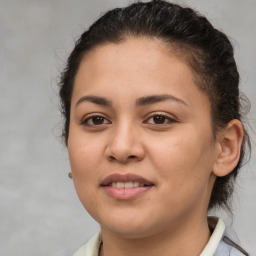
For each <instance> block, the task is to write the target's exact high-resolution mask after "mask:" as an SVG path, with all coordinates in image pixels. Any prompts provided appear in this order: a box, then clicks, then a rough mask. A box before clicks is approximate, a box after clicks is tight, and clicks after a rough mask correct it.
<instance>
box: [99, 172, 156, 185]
mask: <svg viewBox="0 0 256 256" xmlns="http://www.w3.org/2000/svg"><path fill="white" fill-rule="evenodd" d="M128 181H133V182H139V183H143V184H145V185H153V182H151V181H149V180H146V179H145V178H143V177H141V176H138V175H136V174H132V173H127V174H118V173H114V174H111V175H109V176H107V177H106V178H104V179H103V181H102V182H101V186H107V185H110V184H111V183H112V182H128Z"/></svg>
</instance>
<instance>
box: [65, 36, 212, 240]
mask: <svg viewBox="0 0 256 256" xmlns="http://www.w3.org/2000/svg"><path fill="white" fill-rule="evenodd" d="M69 132H70V133H69V138H68V151H69V156H70V163H71V169H72V175H73V180H74V184H75V188H76V191H77V194H78V196H79V198H80V200H81V202H82V204H83V205H84V207H85V208H86V210H87V211H88V212H89V213H90V214H91V215H92V217H93V218H94V219H95V220H96V221H97V222H99V224H100V225H101V228H102V230H105V231H110V232H112V233H115V234H119V235H122V236H124V237H143V236H148V235H151V234H157V233H159V232H165V231H166V230H173V229H174V228H176V227H178V226H179V225H180V224H181V223H185V222H186V223H188V222H194V221H197V220H199V221H200V219H202V218H206V214H207V206H208V202H209V197H210V193H211V190H212V186H213V183H214V180H215V177H214V175H213V174H212V170H213V166H214V163H215V158H216V151H217V145H216V142H215V140H214V136H213V133H212V128H211V116H210V103H209V100H208V98H207V96H206V95H205V94H203V93H202V92H201V91H200V90H199V89H198V87H197V86H196V84H195V79H194V77H193V74H192V71H191V69H190V68H189V67H188V66H187V65H186V63H185V62H184V61H181V60H180V59H178V58H177V57H175V55H174V54H172V53H171V51H170V49H167V48H166V46H164V45H163V44H162V43H161V42H159V41H154V40H152V39H128V40H126V41H124V42H122V43H120V44H105V45H102V46H99V47H97V48H95V49H93V50H92V51H91V52H89V53H88V54H86V56H85V57H84V58H83V60H82V62H81V64H80V68H79V70H78V73H77V75H76V78H75V83H74V90H73V94H72V102H71V115H70V131H69Z"/></svg>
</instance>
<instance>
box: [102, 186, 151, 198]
mask: <svg viewBox="0 0 256 256" xmlns="http://www.w3.org/2000/svg"><path fill="white" fill-rule="evenodd" d="M152 187H153V186H144V187H135V188H114V187H110V186H104V187H102V188H103V189H104V190H105V192H106V193H107V195H108V196H110V197H113V198H115V199H119V200H130V199H134V198H136V197H139V196H140V195H142V194H144V193H145V192H147V191H148V190H150V189H151V188H152Z"/></svg>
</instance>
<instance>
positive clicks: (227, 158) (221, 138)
mask: <svg viewBox="0 0 256 256" xmlns="http://www.w3.org/2000/svg"><path fill="white" fill-rule="evenodd" d="M242 142H243V125H242V123H241V122H240V121H239V120H237V119H233V120H231V121H230V122H229V123H228V124H227V125H226V127H225V128H223V129H222V130H221V131H220V132H219V133H218V137H217V155H216V160H215V164H214V167H213V173H214V174H215V175H216V176H218V177H223V176H226V175H228V174H229V173H230V172H232V171H233V170H234V168H235V167H236V165H237V163H238V161H239V158H240V151H241V145H242Z"/></svg>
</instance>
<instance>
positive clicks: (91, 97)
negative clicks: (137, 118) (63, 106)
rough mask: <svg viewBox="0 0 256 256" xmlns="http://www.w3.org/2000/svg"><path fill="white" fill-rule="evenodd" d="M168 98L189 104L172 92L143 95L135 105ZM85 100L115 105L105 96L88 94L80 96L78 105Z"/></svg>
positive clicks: (98, 103) (103, 104) (143, 104)
mask: <svg viewBox="0 0 256 256" xmlns="http://www.w3.org/2000/svg"><path fill="white" fill-rule="evenodd" d="M167 100H171V101H175V102H178V103H181V104H183V105H185V106H188V104H187V103H186V102H185V101H183V100H182V99H180V98H177V97H175V96H173V95H170V94H162V95H150V96H145V97H141V98H138V99H137V100H136V102H135V105H136V106H145V105H151V104H155V103H158V102H163V101H167ZM84 101H88V102H91V103H94V104H97V105H101V106H108V107H111V106H112V105H113V103H112V101H111V100H108V99H106V98H104V97H99V96H94V95H87V96H83V97H82V98H80V99H79V100H78V101H77V103H76V106H77V105H79V104H80V103H82V102H84Z"/></svg>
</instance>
